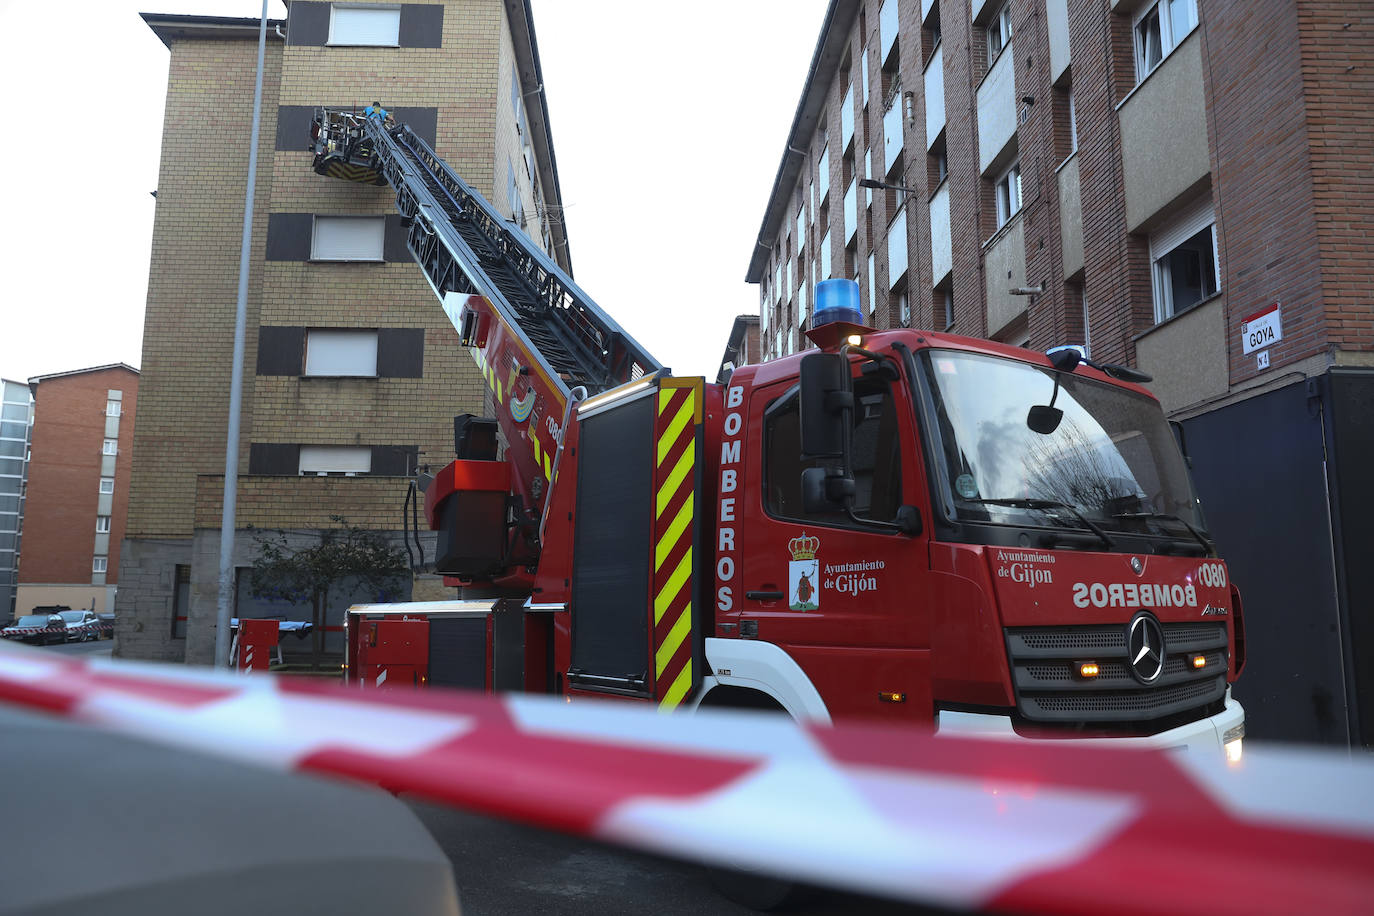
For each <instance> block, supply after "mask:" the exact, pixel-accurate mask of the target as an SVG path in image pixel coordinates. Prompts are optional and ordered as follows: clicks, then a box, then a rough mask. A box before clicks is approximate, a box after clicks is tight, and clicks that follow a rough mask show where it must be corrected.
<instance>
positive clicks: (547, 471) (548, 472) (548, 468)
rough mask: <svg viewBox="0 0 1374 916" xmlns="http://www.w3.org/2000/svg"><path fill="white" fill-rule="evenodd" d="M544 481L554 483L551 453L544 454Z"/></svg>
mask: <svg viewBox="0 0 1374 916" xmlns="http://www.w3.org/2000/svg"><path fill="white" fill-rule="evenodd" d="M544 479H545V480H547V481H549V482H550V483H552V482H553V462H552V461H550V460H549V453H548V452H545V453H544Z"/></svg>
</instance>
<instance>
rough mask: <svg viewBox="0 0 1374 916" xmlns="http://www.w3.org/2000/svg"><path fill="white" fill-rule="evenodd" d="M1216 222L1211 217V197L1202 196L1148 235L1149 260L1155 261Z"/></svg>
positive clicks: (1207, 195) (1208, 195)
mask: <svg viewBox="0 0 1374 916" xmlns="http://www.w3.org/2000/svg"><path fill="white" fill-rule="evenodd" d="M1214 222H1216V219H1215V217H1213V215H1212V197H1211V195H1210V194H1204V195H1202V196H1201V197H1199V198H1198V199H1197V200H1195V201H1193V202H1192V203H1190V204H1188V205H1187V206H1186V207H1183V208H1181V209H1180V210H1179V211H1178V213H1177V214H1175V215H1174V216H1173V217H1172V218H1171V219H1170V220H1169V221H1168V222H1166V223H1164V224H1163V225H1161V226H1160V227H1159V228H1158V229H1156V230H1155V231H1154V232H1152V233H1150V260H1151V261H1157V260H1159V259H1160V258H1162V257H1163V256H1164V255H1165V254H1167V253H1168V252H1169V251H1171V250H1173V249H1174V248H1177V247H1178V245H1179V244H1180V243H1181V242H1186V241H1187V240H1188V239H1190V238H1192V237H1193V236H1195V235H1197V234H1198V233H1199V232H1201V231H1202V230H1203V229H1205V228H1206V227H1207V226H1210V225H1211V224H1212V223H1214Z"/></svg>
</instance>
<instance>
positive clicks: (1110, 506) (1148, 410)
mask: <svg viewBox="0 0 1374 916" xmlns="http://www.w3.org/2000/svg"><path fill="white" fill-rule="evenodd" d="M922 365H923V371H924V373H925V374H926V376H927V380H928V382H929V391H930V397H931V406H932V407H933V410H934V414H935V420H936V424H935V425H936V427H937V429H936V431H935V434H936V436H937V437H938V439H939V442H938V443H937V445H936V446H935V448H934V454H935V456H936V461H937V464H938V465H939V473H938V475H937V477H938V479H937V483H936V488H935V489H936V492H937V498H938V499H939V500H940V501H942V502H944V504H945V511H946V514H947V515H948V516H949V517H950V518H951V519H954V520H958V521H967V522H984V523H992V524H1007V525H1027V526H1037V527H1047V526H1060V527H1063V526H1070V527H1084V526H1085V525H1086V527H1088V528H1092V529H1094V530H1099V531H1101V530H1105V531H1107V532H1113V533H1115V532H1122V533H1131V534H1143V535H1157V536H1166V537H1172V538H1180V537H1181V538H1187V537H1189V536H1190V535H1189V531H1188V526H1189V525H1192V526H1194V527H1195V528H1202V527H1203V520H1202V517H1201V512H1200V511H1199V508H1198V504H1197V500H1196V498H1195V497H1194V495H1193V490H1192V485H1191V483H1190V482H1189V479H1188V473H1187V470H1186V469H1185V467H1184V463H1183V456H1182V455H1181V454H1180V453H1179V449H1178V444H1177V442H1176V441H1175V440H1174V436H1173V432H1172V430H1170V428H1169V425H1168V423H1167V422H1165V419H1164V414H1163V411H1161V410H1160V407H1159V404H1158V403H1157V402H1155V401H1154V400H1152V399H1151V398H1148V397H1145V396H1143V395H1140V394H1136V393H1135V392H1132V391H1129V390H1127V389H1125V388H1121V387H1118V386H1115V385H1110V384H1105V383H1102V382H1097V381H1094V380H1092V379H1088V378H1085V377H1083V376H1079V375H1075V374H1073V373H1068V372H1064V373H1055V372H1054V371H1053V370H1051V369H1050V368H1048V367H1041V366H1034V365H1030V364H1028V363H1022V362H1017V361H1015V360H1010V359H1003V358H1000V357H994V356H984V355H981V354H975V353H965V352H960V351H955V350H932V351H928V352H926V353H925V354H923V362H922ZM1056 374H1058V376H1059V388H1058V391H1057V392H1056V391H1055V385H1054V377H1055V375H1056ZM1052 398H1053V406H1054V407H1055V408H1057V409H1059V410H1062V411H1063V418H1062V420H1060V422H1059V423H1058V425H1057V426H1055V427H1054V428H1053V429H1052V430H1051V431H1049V432H1043V433H1042V432H1037V431H1036V430H1034V429H1032V428H1031V426H1030V425H1029V424H1028V422H1027V419H1028V414H1029V412H1030V409H1031V408H1032V407H1034V406H1036V405H1048V404H1050V402H1051V399H1052ZM1037 425H1038V424H1037ZM1066 510H1067V511H1066Z"/></svg>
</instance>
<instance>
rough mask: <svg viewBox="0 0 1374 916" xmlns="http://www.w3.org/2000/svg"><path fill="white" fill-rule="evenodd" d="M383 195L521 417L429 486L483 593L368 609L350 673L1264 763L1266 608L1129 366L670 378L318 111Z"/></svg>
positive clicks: (527, 252)
mask: <svg viewBox="0 0 1374 916" xmlns="http://www.w3.org/2000/svg"><path fill="white" fill-rule="evenodd" d="M315 140H316V147H315V149H316V158H315V168H316V170H317V171H318V172H320V173H321V174H328V175H335V176H338V177H345V178H350V179H353V180H362V181H375V182H377V183H387V184H390V185H391V186H392V187H393V188H395V189H396V199H397V206H398V208H399V209H400V211H401V215H402V220H403V222H405V223H406V225H408V227H409V233H410V235H409V240H408V244H409V247H410V250H411V252H412V254H413V255H414V256H415V258H416V261H417V262H418V263H419V264H420V266H421V267H422V269H424V271H425V273H426V276H427V277H428V278H429V280H430V283H431V286H432V287H433V288H434V290H435V292H436V293H437V294H438V295H439V297H440V299H441V300H442V302H443V304H444V308H445V310H446V312H447V313H448V315H449V317H450V318H451V320H452V321H453V323H454V326H455V328H456V329H457V330H458V332H459V335H460V338H461V342H462V344H463V346H465V347H469V348H471V351H472V353H473V355H474V357H475V359H476V361H477V364H478V366H479V367H480V369H481V371H482V373H483V375H484V377H485V379H486V381H487V384H488V387H489V389H490V399H489V403H490V406H491V409H492V411H493V412H494V414H495V416H494V417H490V418H480V417H471V416H465V417H460V418H458V419H457V420H456V421H455V452H456V460H455V461H453V463H451V464H450V465H448V466H447V467H446V468H445V469H444V470H443V471H442V472H441V473H440V474H439V475H438V476H437V477H436V478H435V479H434V480H433V482H432V483H430V484H429V486H428V488H427V490H426V493H425V513H426V517H427V520H428V523H429V525H430V527H431V528H432V529H435V530H437V531H438V532H439V535H438V556H437V558H436V561H435V566H436V568H437V569H438V570H439V571H440V572H443V573H444V574H445V575H446V577H447V579H446V581H447V582H448V583H449V584H452V585H455V586H458V587H460V588H462V589H463V590H464V591H463V595H464V597H463V600H455V601H453V602H430V603H415V604H404V605H385V606H378V605H364V606H358V607H355V608H353V609H351V610H350V612H349V615H348V658H347V662H346V665H347V670H348V678H349V679H350V680H351V681H353V682H356V683H359V684H361V685H364V686H382V687H389V686H396V685H419V684H442V685H452V686H468V687H475V688H482V689H490V690H526V691H538V692H553V693H559V694H563V695H566V696H567V697H568V698H569V700H570V701H573V700H577V699H580V698H583V697H599V698H622V699H627V700H638V701H642V702H648V703H653V704H656V705H657V706H659V707H660V708H662V709H665V710H670V709H681V708H688V709H690V708H695V707H697V706H731V707H749V708H771V709H780V710H783V711H785V712H787V713H789V714H790V715H792V716H794V717H797V718H802V719H808V720H819V721H831V720H841V719H851V720H865V719H867V720H893V721H905V722H911V723H915V724H920V725H925V726H934V727H935V728H936V729H938V731H939V732H941V733H959V734H976V735H988V736H1000V737H1007V738H1016V737H1019V738H1022V739H1029V740H1038V739H1053V738H1063V737H1074V738H1087V739H1102V740H1111V741H1115V742H1121V741H1123V740H1126V741H1134V742H1140V743H1149V744H1154V745H1160V746H1166V747H1192V748H1198V749H1203V748H1206V749H1211V751H1212V752H1214V753H1220V752H1221V750H1222V749H1223V748H1224V749H1225V752H1226V753H1227V754H1228V755H1229V756H1231V757H1233V758H1237V757H1239V754H1240V743H1241V740H1240V739H1241V736H1242V735H1243V733H1244V713H1243V710H1242V709H1241V707H1240V706H1239V704H1238V703H1236V702H1235V701H1234V700H1233V699H1231V697H1230V689H1229V685H1230V684H1231V683H1232V682H1233V681H1234V680H1235V679H1236V677H1237V676H1238V675H1239V674H1240V671H1241V668H1242V667H1243V664H1244V629H1243V617H1242V613H1241V602H1240V594H1239V592H1238V591H1237V589H1236V587H1235V586H1234V585H1233V584H1232V583H1231V582H1230V580H1229V576H1228V573H1227V568H1226V564H1225V563H1224V562H1223V561H1221V560H1220V559H1218V558H1217V556H1216V552H1215V549H1214V546H1213V544H1212V543H1211V541H1210V540H1209V539H1208V538H1207V536H1206V534H1205V524H1204V519H1203V516H1202V512H1201V508H1200V506H1199V504H1198V501H1197V499H1196V497H1195V495H1194V492H1193V490H1192V487H1191V484H1190V481H1189V477H1188V472H1187V468H1186V461H1185V458H1184V456H1183V455H1182V454H1181V451H1180V448H1179V445H1178V441H1177V440H1176V438H1175V435H1174V433H1173V431H1172V430H1171V428H1170V426H1169V424H1168V423H1167V422H1166V421H1165V418H1164V415H1163V413H1162V411H1161V410H1160V407H1159V404H1158V402H1157V401H1156V400H1155V399H1154V398H1153V397H1152V396H1151V395H1150V393H1149V392H1148V391H1147V390H1146V389H1145V388H1143V387H1141V385H1140V383H1141V382H1143V381H1148V380H1149V379H1148V377H1146V376H1144V375H1143V374H1142V373H1139V372H1137V371H1136V370H1133V369H1129V368H1126V367H1119V366H1110V365H1099V364H1096V363H1094V362H1091V361H1090V360H1088V359H1087V358H1086V356H1085V355H1084V354H1083V353H1082V351H1080V350H1077V349H1073V348H1062V349H1058V350H1055V351H1052V352H1051V353H1049V354H1041V353H1035V352H1030V351H1027V350H1024V349H1019V348H1015V347H1009V346H1005V345H1002V344H999V343H995V342H991V341H986V340H979V339H971V338H963V337H956V336H952V335H947V334H938V333H932V332H928V331H920V330H912V329H897V330H889V331H878V330H874V329H872V328H868V327H865V326H864V325H863V322H862V319H861V312H860V311H859V310H858V308H857V305H858V289H857V286H856V285H855V284H853V283H852V282H851V281H847V280H828V281H824V282H822V283H820V284H818V285H817V287H816V291H815V299H814V302H815V313H814V315H813V316H812V319H811V322H810V328H809V330H808V332H807V336H808V337H809V338H810V339H811V340H812V341H813V342H814V343H815V344H816V345H817V349H813V350H809V351H807V352H806V353H803V354H797V355H794V356H790V357H787V358H783V359H777V360H773V361H770V362H767V363H763V364H760V365H754V366H743V367H740V368H738V369H736V370H734V371H733V373H732V374H730V376H729V377H728V379H727V380H725V381H724V382H723V383H722V384H706V383H705V381H704V380H703V379H701V378H680V377H675V376H672V375H671V374H670V373H669V372H668V371H667V370H666V369H664V368H663V367H661V366H659V365H658V364H657V363H656V362H655V361H654V360H653V359H652V358H651V357H649V356H648V355H647V354H646V353H645V352H644V351H643V349H642V348H641V347H639V345H638V344H636V343H635V342H634V340H633V339H632V338H630V337H629V336H628V335H627V334H625V333H624V332H623V331H622V330H621V329H620V328H619V327H618V326H617V325H615V323H614V322H613V321H611V319H610V318H609V316H607V315H605V313H604V312H602V311H601V310H600V309H599V308H598V307H596V305H595V303H593V302H591V300H590V299H589V298H588V297H586V295H585V294H584V293H582V292H581V290H580V289H578V288H577V287H576V285H575V284H574V283H573V282H572V280H571V279H570V278H568V277H567V276H566V274H564V273H563V272H562V271H561V270H560V269H559V268H558V267H557V266H556V265H555V264H554V263H553V262H552V261H551V260H550V259H549V258H548V257H547V256H545V255H544V253H543V251H542V250H540V248H539V247H538V246H536V245H534V244H533V243H532V242H530V241H529V240H528V239H527V238H526V237H525V236H524V235H523V233H522V232H520V231H519V230H518V229H517V228H515V227H514V226H513V225H512V224H508V223H507V222H506V221H505V220H504V219H502V218H501V216H500V214H499V213H497V212H496V211H495V210H494V209H492V208H491V206H490V205H489V204H488V203H487V202H486V201H485V200H483V199H482V198H481V196H480V195H479V194H477V193H476V192H475V191H473V190H472V189H471V188H469V187H468V186H467V185H466V184H465V183H463V182H462V180H461V179H460V178H459V177H458V176H457V175H456V174H454V173H453V172H452V170H451V169H449V168H448V166H447V165H445V164H444V163H443V162H442V160H440V159H439V158H438V157H437V156H436V155H435V154H434V153H433V151H432V150H431V149H430V148H429V147H428V145H427V144H426V143H425V142H424V141H423V140H422V139H421V138H419V137H417V136H415V135H414V134H413V132H411V131H410V130H409V128H407V127H405V126H404V125H402V126H400V127H396V128H391V127H388V126H384V125H381V124H379V123H376V122H366V121H364V120H362V119H360V118H358V117H356V116H354V115H351V114H349V113H344V112H331V111H323V110H322V111H321V112H319V114H318V115H317V119H316V130H315Z"/></svg>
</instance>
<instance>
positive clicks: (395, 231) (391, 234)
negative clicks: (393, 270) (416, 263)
mask: <svg viewBox="0 0 1374 916" xmlns="http://www.w3.org/2000/svg"><path fill="white" fill-rule="evenodd" d="M409 233H410V230H409V229H407V228H406V227H405V226H403V225H401V214H399V213H392V214H390V215H388V216H387V217H386V223H385V225H384V228H383V229H382V259H383V260H386V261H409V260H410V249H409V248H407V247H406V237H407V236H408V235H409Z"/></svg>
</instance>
